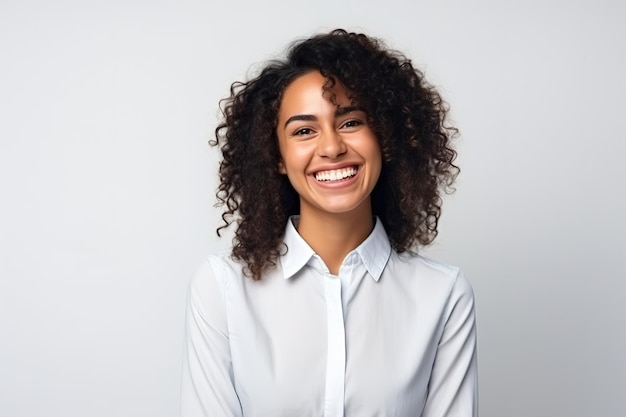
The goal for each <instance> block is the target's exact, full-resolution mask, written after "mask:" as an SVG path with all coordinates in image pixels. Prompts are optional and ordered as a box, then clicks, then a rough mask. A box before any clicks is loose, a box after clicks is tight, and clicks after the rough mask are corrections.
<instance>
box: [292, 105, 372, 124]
mask: <svg viewBox="0 0 626 417" xmlns="http://www.w3.org/2000/svg"><path fill="white" fill-rule="evenodd" d="M353 111H363V109H362V108H360V107H358V106H345V107H337V110H335V117H341V116H344V115H346V114H348V113H352V112H353ZM298 120H300V121H305V122H315V121H317V116H314V115H312V114H296V115H294V116H291V117H290V118H289V119H287V121H286V122H285V127H287V125H288V124H289V123H291V122H295V121H298Z"/></svg>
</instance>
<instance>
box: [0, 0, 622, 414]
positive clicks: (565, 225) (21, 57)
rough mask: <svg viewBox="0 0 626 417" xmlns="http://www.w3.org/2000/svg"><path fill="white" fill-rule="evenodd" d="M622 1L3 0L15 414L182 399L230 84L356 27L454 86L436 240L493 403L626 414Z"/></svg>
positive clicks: (5, 295)
mask: <svg viewBox="0 0 626 417" xmlns="http://www.w3.org/2000/svg"><path fill="white" fill-rule="evenodd" d="M623 4H624V3H623V2H618V1H602V0H600V1H593V2H592V1H568V2H566V1H564V0H563V1H552V0H548V1H538V0H527V1H523V2H522V1H499V2H496V1H492V2H489V1H455V0H450V1H439V2H434V1H433V2H419V1H411V2H409V1H404V2H403V1H399V0H386V1H371V0H360V1H343V2H339V1H335V0H318V1H316V2H301V3H298V2H281V1H279V0H272V1H260V2H252V1H249V2H243V1H240V0H231V1H223V2H219V3H218V2H214V1H208V0H206V1H201V0H182V1H173V0H160V1H159V0H157V1H147V0H138V1H133V0H127V1H122V0H109V1H107V2H105V1H66V0H56V1H54V2H45V1H27V0H26V1H17V0H15V1H13V0H3V1H2V2H1V3H0V60H1V64H0V187H1V188H0V196H1V198H2V203H1V204H0V214H1V215H0V226H1V230H0V415H1V416H6V417H27V416H28V417H31V416H37V417H90V416H94V417H117V416H120V417H122V416H128V417H138V416H149V417H170V416H175V415H177V412H178V380H179V368H180V357H181V351H182V341H183V318H184V303H185V293H186V287H187V282H188V279H189V277H190V276H191V274H192V272H193V271H194V270H195V269H196V267H197V266H198V265H199V264H200V263H201V261H202V259H203V257H204V255H205V254H206V253H207V252H209V251H211V250H214V249H216V248H218V247H223V246H227V245H228V244H229V239H225V240H221V241H220V240H218V239H217V238H216V237H215V234H214V229H215V227H216V226H217V224H218V223H219V222H218V220H219V219H218V212H217V211H216V210H215V209H214V208H213V207H212V205H213V202H214V189H215V186H216V175H215V172H216V161H217V155H216V153H215V152H214V151H213V150H210V149H208V146H207V141H208V140H209V139H210V138H211V136H212V130H213V129H214V127H215V124H216V120H217V103H218V100H219V99H220V98H221V97H223V96H225V95H226V94H227V93H228V87H229V85H230V82H232V81H234V80H237V79H242V78H243V77H245V75H246V73H247V71H248V70H249V69H250V68H251V67H252V68H253V67H254V66H253V64H254V63H255V62H260V61H263V60H265V59H268V58H271V57H274V56H275V55H276V54H278V53H280V52H281V51H282V50H283V48H284V47H285V46H286V45H287V44H288V43H289V42H290V41H292V40H293V39H295V38H297V37H300V36H303V35H309V34H312V33H314V32H317V31H320V30H328V29H331V28H334V27H337V26H341V27H347V28H350V29H356V30H364V31H367V32H368V33H370V34H372V35H375V36H379V37H382V38H384V39H386V40H387V41H388V43H389V44H390V45H391V46H392V47H394V48H397V49H400V50H402V51H405V52H406V53H407V54H408V55H410V56H411V57H412V58H413V60H414V62H415V63H417V64H418V66H419V67H421V68H422V69H424V70H425V72H426V74H427V76H428V77H429V79H430V80H431V81H432V82H433V83H434V84H436V85H438V86H440V88H441V91H442V93H443V95H444V96H445V97H446V99H447V100H448V101H449V102H450V104H451V106H452V109H453V119H454V120H455V122H456V124H457V125H458V126H459V128H460V129H461V132H462V138H461V139H460V140H459V142H458V150H459V152H460V157H459V160H458V161H459V163H460V165H461V167H462V175H461V177H460V179H459V182H458V192H457V193H456V194H455V195H454V196H451V197H449V198H447V200H446V203H445V208H444V216H443V218H442V220H441V234H440V238H439V239H438V240H437V242H436V243H435V244H434V245H433V246H432V247H431V248H429V249H428V250H427V251H426V252H427V253H428V255H429V256H432V257H435V258H438V259H440V260H443V261H446V262H449V263H453V264H457V265H460V266H461V267H462V268H463V269H464V270H465V271H466V273H467V275H468V276H469V277H470V279H471V281H472V283H473V285H474V288H475V291H476V297H477V302H478V304H477V306H478V307H477V308H478V328H479V348H480V352H479V355H480V359H479V360H480V399H481V415H482V416H483V417H502V416H509V417H528V416H534V417H538V416H549V417H553V416H568V417H582V416H594V417H596V416H602V417H604V416H606V417H609V416H614V417H618V416H623V415H625V414H624V413H625V412H626V411H625V410H626V382H625V381H626V380H625V379H624V375H626V359H625V357H626V354H625V353H624V352H626V335H625V333H626V332H625V330H626V329H625V327H626V326H625V325H624V318H625V316H626V307H625V306H624V303H623V299H624V294H625V293H626V282H625V281H626V280H625V278H626V276H625V275H626V274H625V272H624V267H623V265H624V258H625V256H626V254H625V251H626V241H625V238H624V235H625V233H626V222H625V221H624V218H623V216H624V213H626V204H625V200H626V199H625V198H624V190H623V188H624V183H625V181H624V180H625V179H626V169H625V168H624V164H623V159H624V155H625V151H626V137H625V133H624V128H622V126H621V124H622V123H623V122H624V120H625V116H624V114H625V110H626V106H625V105H624V97H625V93H626V83H625V81H624V74H626V59H625V56H624V55H625V51H626V45H625V43H626V42H625V41H624V40H625V39H626V26H625V25H624V16H625V13H624V12H625V7H624V5H623Z"/></svg>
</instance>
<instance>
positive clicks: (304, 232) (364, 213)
mask: <svg viewBox="0 0 626 417" xmlns="http://www.w3.org/2000/svg"><path fill="white" fill-rule="evenodd" d="M362 206H363V207H359V208H358V209H357V210H356V212H355V211H352V212H350V213H340V214H335V213H328V212H318V211H315V212H313V211H309V210H301V212H300V221H299V222H298V233H299V234H300V236H302V238H303V239H304V240H305V241H306V242H307V243H308V244H309V246H311V248H313V250H314V251H315V253H317V254H318V255H319V256H320V257H321V258H322V260H323V261H324V263H325V264H326V266H327V267H328V269H329V270H330V272H331V273H332V274H335V275H337V274H338V273H339V268H340V267H341V263H342V262H343V260H344V259H345V257H346V255H347V254H348V253H350V252H351V251H352V250H354V249H355V248H356V247H357V246H359V245H360V244H361V243H363V241H364V240H365V239H366V238H367V236H369V234H370V233H371V232H372V229H373V228H374V220H373V218H372V209H371V205H370V204H363V205H362Z"/></svg>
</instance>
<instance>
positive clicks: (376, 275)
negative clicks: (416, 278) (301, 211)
mask: <svg viewBox="0 0 626 417" xmlns="http://www.w3.org/2000/svg"><path fill="white" fill-rule="evenodd" d="M297 221H298V216H292V217H290V218H289V220H288V221H287V226H286V227H285V237H284V238H283V241H284V243H285V244H286V245H287V253H285V254H284V255H282V256H281V257H280V263H281V266H282V270H283V276H284V278H285V279H289V278H291V277H293V276H294V275H295V274H297V273H298V272H299V271H300V270H301V269H302V268H303V267H304V265H306V264H307V262H309V260H310V259H311V257H313V255H315V251H314V250H313V249H312V248H311V247H310V246H309V244H308V243H306V241H305V240H304V239H302V237H301V236H300V234H299V233H298V231H297V230H296V226H295V224H294V222H297ZM354 251H355V252H356V253H358V255H359V257H360V258H361V262H363V265H365V268H366V269H367V271H368V272H369V273H370V275H371V276H372V278H373V279H374V280H375V281H378V280H379V279H380V276H381V275H382V273H383V270H384V269H385V265H387V261H388V260H389V256H390V255H391V245H390V243H389V238H388V237H387V232H385V228H384V227H383V223H382V221H380V219H379V218H378V217H377V218H376V224H375V226H374V230H373V231H372V233H370V235H369V236H368V237H367V239H365V240H364V241H363V243H361V244H360V245H359V246H358V247H357V248H356V249H355V250H354Z"/></svg>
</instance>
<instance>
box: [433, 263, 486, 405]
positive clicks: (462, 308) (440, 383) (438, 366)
mask: <svg viewBox="0 0 626 417" xmlns="http://www.w3.org/2000/svg"><path fill="white" fill-rule="evenodd" d="M446 310H447V311H446V315H445V320H446V322H445V327H444V331H443V334H442V336H441V339H440V341H439V345H438V347H437V354H436V357H435V363H434V365H433V370H432V373H431V377H430V382H429V384H428V398H427V399H426V405H425V407H424V411H423V413H422V417H477V416H478V374H477V366H476V322H475V312H474V294H473V291H472V287H471V286H470V284H469V283H468V282H467V280H466V279H465V277H464V276H463V274H462V273H461V272H459V274H458V275H457V279H456V281H455V282H454V285H453V288H452V292H451V294H450V298H449V301H448V307H447V309H446Z"/></svg>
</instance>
